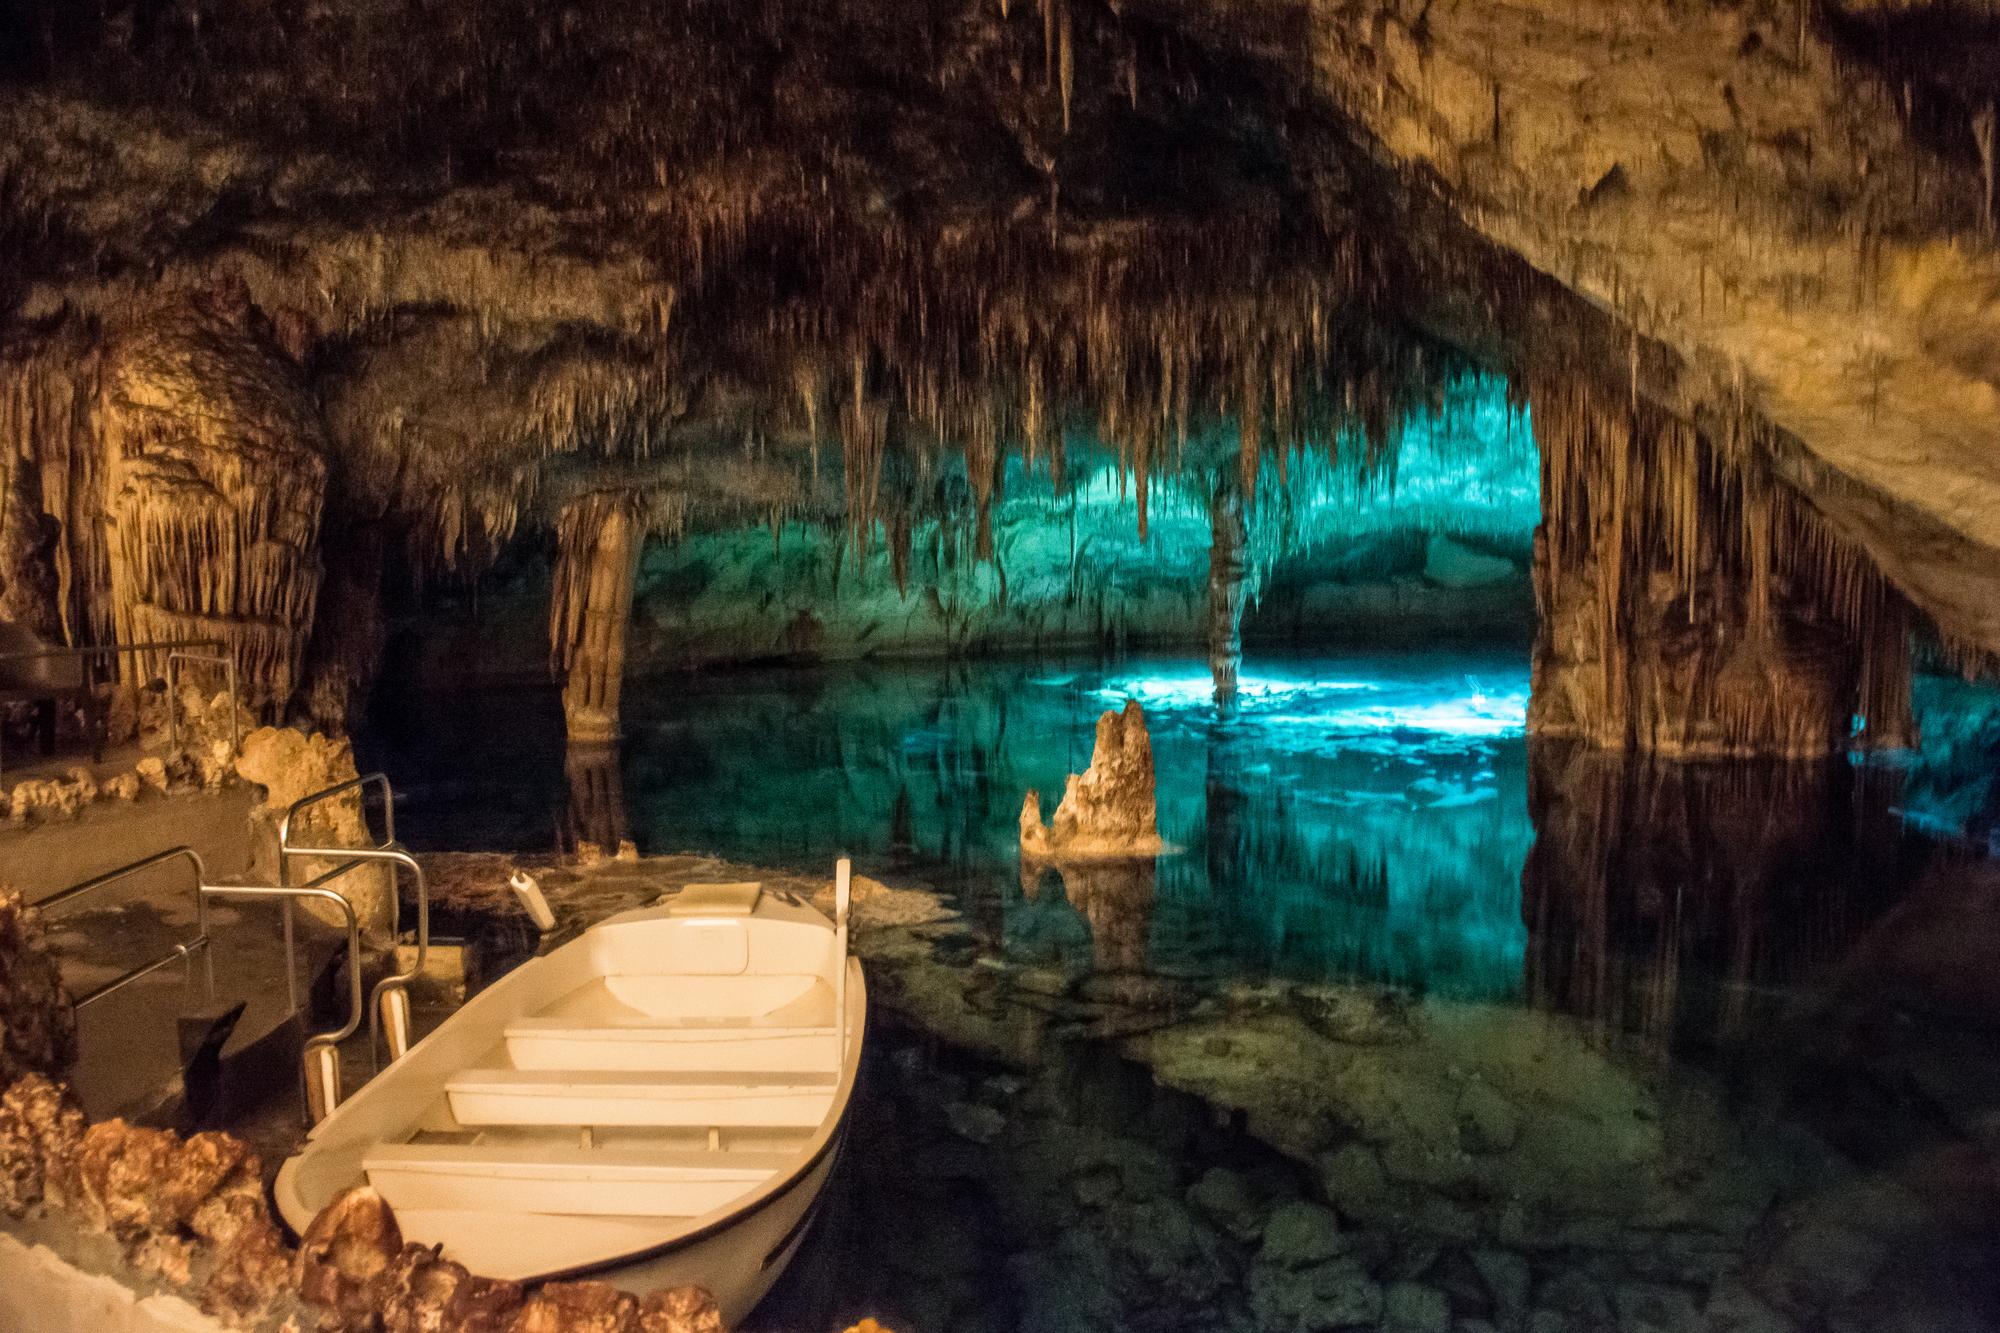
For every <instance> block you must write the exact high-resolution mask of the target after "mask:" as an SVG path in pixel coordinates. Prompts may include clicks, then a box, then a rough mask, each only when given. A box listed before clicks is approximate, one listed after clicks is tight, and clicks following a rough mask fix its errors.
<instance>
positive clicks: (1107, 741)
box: [1021, 699, 1165, 862]
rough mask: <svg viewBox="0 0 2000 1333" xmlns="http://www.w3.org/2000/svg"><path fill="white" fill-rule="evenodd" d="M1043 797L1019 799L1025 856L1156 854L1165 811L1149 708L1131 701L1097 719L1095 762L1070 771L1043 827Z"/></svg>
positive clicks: (1085, 857)
mask: <svg viewBox="0 0 2000 1333" xmlns="http://www.w3.org/2000/svg"><path fill="white" fill-rule="evenodd" d="M1041 810H1042V797H1041V793H1040V792H1036V791H1030V792H1029V793H1028V794H1027V796H1026V797H1025V798H1024V799H1023V801H1022V803H1021V855H1022V857H1023V858H1025V859H1026V860H1028V861H1040V860H1054V861H1058V862H1061V861H1067V860H1093V859H1102V858H1115V857H1130V856H1138V857H1150V856H1157V855H1158V854H1159V853H1160V851H1161V850H1162V849H1163V848H1164V846H1165V844H1163V843H1162V842H1161V841H1160V831H1159V823H1158V820H1159V812H1158V806H1157V799H1156V797H1155V794H1154V787H1153V738H1152V736H1151V735H1150V734H1148V732H1147V730H1146V714H1145V711H1144V710H1143V709H1141V708H1140V707H1139V703H1138V701H1137V700H1136V699H1135V700H1132V701H1130V702H1128V703H1127V704H1126V705H1125V708H1124V710H1123V711H1122V712H1106V713H1105V714H1104V715H1103V716H1102V717H1099V718H1098V719H1097V744H1096V746H1095V748H1094V749H1092V751H1091V755H1090V767H1089V768H1088V769H1086V770H1085V771H1084V772H1082V773H1072V774H1070V775H1069V781H1068V783H1067V784H1065V786H1064V788H1063V797H1062V803H1061V804H1059V805H1058V806H1057V807H1056V813H1055V819H1054V820H1053V822H1052V823H1051V824H1050V826H1048V827H1046V828H1045V827H1043V825H1042V819H1041Z"/></svg>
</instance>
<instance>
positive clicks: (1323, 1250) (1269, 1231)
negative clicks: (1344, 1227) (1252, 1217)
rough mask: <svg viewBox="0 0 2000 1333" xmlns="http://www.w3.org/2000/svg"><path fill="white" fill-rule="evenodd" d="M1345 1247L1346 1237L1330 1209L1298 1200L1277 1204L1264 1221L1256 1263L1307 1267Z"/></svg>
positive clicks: (1320, 1261)
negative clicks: (1277, 1207)
mask: <svg viewBox="0 0 2000 1333" xmlns="http://www.w3.org/2000/svg"><path fill="white" fill-rule="evenodd" d="M1346 1248H1347V1238H1346V1237H1345V1236H1343V1235H1342V1234H1341V1232H1340V1219H1339V1218H1338V1217H1336V1216H1335V1215H1334V1213H1333V1210H1332V1209H1330V1208H1322V1207H1320V1206H1319V1205H1318V1204H1316V1203H1307V1202H1305V1201H1304V1200H1298V1201H1295V1202H1292V1203H1288V1204H1285V1205H1283V1206H1282V1207H1280V1208H1279V1209H1278V1210H1277V1211H1276V1212H1274V1213H1272V1214H1271V1217H1270V1220H1269V1221H1267V1222H1266V1223H1265V1224H1264V1246H1263V1248H1262V1249H1261V1250H1259V1251H1258V1252H1257V1262H1259V1263H1261V1264H1276V1265H1279V1266H1281V1267H1284V1268H1309V1267H1311V1266H1312V1265H1314V1264H1317V1263H1322V1262H1324V1261H1326V1260H1328V1259H1331V1258H1333V1257H1334V1256H1335V1255H1337V1254H1339V1253H1341V1252H1342V1251H1344V1250H1345V1249H1346Z"/></svg>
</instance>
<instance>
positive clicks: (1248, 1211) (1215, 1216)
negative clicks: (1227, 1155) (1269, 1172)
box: [1187, 1166, 1264, 1241]
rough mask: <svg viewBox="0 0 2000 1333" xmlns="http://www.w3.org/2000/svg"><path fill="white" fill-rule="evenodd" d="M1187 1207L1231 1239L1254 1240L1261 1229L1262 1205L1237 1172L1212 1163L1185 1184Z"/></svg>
mask: <svg viewBox="0 0 2000 1333" xmlns="http://www.w3.org/2000/svg"><path fill="white" fill-rule="evenodd" d="M1187 1202H1188V1207H1190V1208H1192V1209H1194V1210H1195V1212H1197V1213H1199V1214H1201V1215H1202V1216H1203V1217H1205V1218H1207V1219H1208V1220H1209V1221H1210V1222H1213V1223H1214V1224H1215V1225H1216V1226H1217V1227H1219V1228H1221V1230H1222V1232H1223V1234H1225V1235H1227V1236H1229V1237H1230V1238H1232V1239H1234V1240H1239V1241H1248V1240H1253V1239H1255V1238H1256V1237H1257V1236H1259V1235H1260V1234H1262V1233H1263V1230H1264V1206H1263V1204H1262V1203H1261V1202H1260V1201H1259V1200H1258V1198H1257V1194H1256V1191H1255V1190H1253V1189H1252V1188H1251V1187H1250V1181H1249V1179H1248V1178H1247V1177H1245V1176H1244V1175H1243V1174H1242V1173H1241V1172H1240V1171H1231V1170H1230V1169H1229V1168H1228V1167H1223V1166H1212V1167H1210V1168H1209V1169H1208V1170H1206V1171H1204V1172H1203V1173H1202V1175H1201V1179H1199V1180H1197V1181H1195V1183H1194V1184H1192V1185H1190V1186H1188V1193H1187Z"/></svg>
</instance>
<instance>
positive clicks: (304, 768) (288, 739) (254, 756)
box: [236, 727, 396, 940]
mask: <svg viewBox="0 0 2000 1333" xmlns="http://www.w3.org/2000/svg"><path fill="white" fill-rule="evenodd" d="M236 772H237V774H238V775H239V776H240V777H242V778H244V779H245V780H246V781H249V782H254V783H257V784H258V785H259V786H261V787H263V788H264V801H263V804H262V805H260V806H259V807H258V808H257V812H256V818H257V820H258V821H259V823H260V825H261V827H262V832H261V835H260V844H261V845H260V846H259V848H258V857H259V865H260V867H263V868H265V869H266V871H267V872H268V873H270V874H272V875H274V876H275V874H276V870H277V865H276V859H277V837H278V824H279V822H280V821H281V820H283V819H284V817H285V814H286V812H287V811H288V810H290V809H291V807H292V804H293V803H294V802H296V801H298V800H300V799H301V798H302V797H306V796H310V795H312V794H313V793H314V792H317V791H323V790H325V789H326V788H328V787H332V786H336V785H338V784H340V783H342V782H347V781H350V780H352V779H353V778H355V777H357V776H358V773H357V772H356V770H355V767H354V747H353V744H352V742H350V741H348V740H346V739H344V738H337V737H333V736H327V735H324V734H321V733H311V734H308V733H306V732H303V731H300V730H298V729H297V728H295V727H260V728H258V729H257V730H256V731H253V732H251V733H250V734H249V735H248V736H245V737H244V738H243V752H242V754H241V755H240V756H238V758H237V760H236ZM292 841H293V843H294V844H295V845H298V846H307V847H314V846H317V847H370V846H373V845H374V843H375V839H374V838H373V837H372V836H371V835H370V833H369V830H368V823H367V819H366V817H365V814H364V812H363V808H362V804H361V793H360V792H358V791H353V792H348V793H346V794H345V795H342V796H337V797H335V798H333V799H332V800H329V801H323V802H321V803H320V804H318V805H317V806H314V807H313V808H312V809H310V810H307V811H305V812H304V813H303V814H302V815H301V816H300V818H299V820H298V822H297V823H296V824H295V825H294V826H293V829H292ZM335 864H337V863H336V862H334V861H331V860H312V859H308V860H305V861H303V862H301V863H299V864H297V865H295V866H294V867H293V872H294V880H293V882H294V883H297V882H300V881H302V880H305V879H309V878H311V877H312V876H314V875H318V874H321V873H323V872H325V871H327V870H330V869H332V868H333V866H334V865H335ZM327 887H329V888H332V889H335V890H337V891H338V892H340V893H341V894H343V895H344V896H345V897H346V898H347V900H348V901H349V902H351V903H353V904H354V912H355V915H356V917H358V918H359V920H360V923H361V929H362V932H363V933H364V934H366V935H368V936H369V937H370V938H372V939H375V940H385V939H387V938H388V936H389V935H390V934H391V933H392V931H393V928H394V923H395V919H396V902H395V896H394V893H395V880H394V877H393V876H391V875H390V873H389V871H388V870H387V868H386V867H383V866H379V865H373V866H368V865H364V866H360V867H358V868H356V869H354V870H351V871H349V872H348V873H347V874H345V875H342V876H341V877H340V878H339V879H336V880H334V881H333V882H332V883H331V884H329V885H328V886H327ZM307 907H308V910H310V911H312V912H313V914H314V915H315V916H318V917H319V918H320V919H321V920H324V921H326V922H327V923H328V924H330V925H332V924H339V922H338V913H337V911H334V910H329V909H330V907H331V905H326V906H321V905H316V904H307Z"/></svg>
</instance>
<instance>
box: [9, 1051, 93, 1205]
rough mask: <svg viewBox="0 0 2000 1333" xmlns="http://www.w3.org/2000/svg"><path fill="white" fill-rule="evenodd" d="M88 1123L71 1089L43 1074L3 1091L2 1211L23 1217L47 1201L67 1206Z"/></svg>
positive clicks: (22, 1078) (21, 1079) (20, 1080)
mask: <svg viewBox="0 0 2000 1333" xmlns="http://www.w3.org/2000/svg"><path fill="white" fill-rule="evenodd" d="M85 1123H86V1122H85V1120H84V1115H83V1108H82V1107H80V1106H79V1105H77V1101H76V1098H75V1097H74V1096H72V1095H71V1093H70V1091H69V1089H68V1088H66V1087H64V1086H63V1085H62V1084H60V1083H52V1082H50V1081H49V1080H48V1079H47V1078H44V1077H43V1076H42V1075H40V1074H34V1073H28V1074H22V1075H21V1076H20V1077H19V1078H16V1079H15V1080H14V1081H13V1082H12V1083H10V1084H8V1085H7V1087H6V1090H5V1091H4V1092H0V1209H3V1210H5V1211H6V1212H8V1213H10V1214H14V1215H19V1214H20V1213H23V1212H25V1211H26V1210H28V1209H30V1208H33V1207H34V1206H36V1205H37V1204H39V1203H41V1202H42V1201H43V1200H44V1199H45V1198H50V1199H51V1200H52V1201H53V1202H62V1200H63V1198H64V1186H63V1182H64V1181H65V1180H66V1179H67V1180H71V1181H73V1180H74V1179H75V1163H76V1150H77V1146H78V1144H79V1143H81V1142H82V1140H83V1131H84V1125H85Z"/></svg>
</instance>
